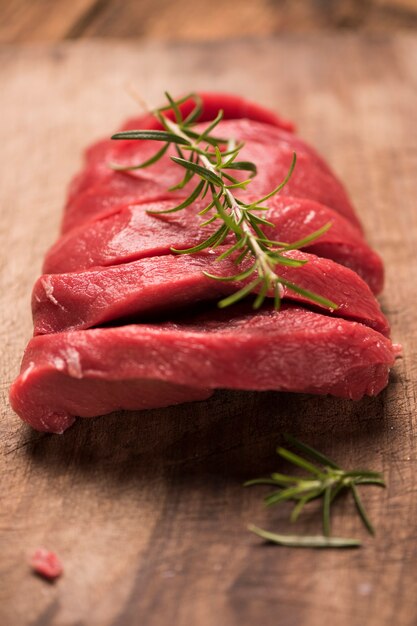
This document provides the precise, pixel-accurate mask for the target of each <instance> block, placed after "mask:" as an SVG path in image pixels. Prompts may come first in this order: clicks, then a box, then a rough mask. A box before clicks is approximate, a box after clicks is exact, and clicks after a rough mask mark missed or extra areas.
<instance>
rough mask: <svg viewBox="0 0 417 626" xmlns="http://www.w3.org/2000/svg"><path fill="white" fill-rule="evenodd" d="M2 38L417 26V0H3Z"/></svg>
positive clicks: (198, 36) (201, 36) (190, 36)
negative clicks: (235, 0)
mask: <svg viewBox="0 0 417 626" xmlns="http://www.w3.org/2000/svg"><path fill="white" fill-rule="evenodd" d="M0 15H1V16H2V19H1V20H0V41H1V42H26V41H45V40H47V41H59V40H61V39H67V38H68V39H76V38H79V37H92V36H93V37H97V36H99V37H129V38H139V37H157V38H159V39H164V40H181V41H182V40H188V41H190V40H192V41H201V40H216V39H219V38H231V37H248V36H257V37H265V36H270V35H275V34H278V33H286V32H312V31H321V30H329V29H330V30H336V31H338V30H346V29H349V30H365V31H371V32H381V31H382V32H391V31H393V30H396V29H400V28H401V29H403V28H405V29H416V28H417V0H292V1H285V0H256V2H254V1H253V0H239V3H238V4H237V3H235V2H230V1H229V2H209V1H208V0H175V2H172V1H171V0H72V1H71V2H68V1H67V0H0Z"/></svg>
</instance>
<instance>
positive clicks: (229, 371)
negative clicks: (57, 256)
mask: <svg viewBox="0 0 417 626" xmlns="http://www.w3.org/2000/svg"><path fill="white" fill-rule="evenodd" d="M394 356H395V355H394V349H393V346H392V344H391V342H390V341H389V339H386V338H385V337H383V336H382V335H381V334H380V333H378V332H375V331H374V330H372V329H370V328H368V327H366V326H364V325H363V324H358V323H356V322H351V321H346V320H343V319H338V318H332V317H328V316H326V315H322V314H320V313H316V312H313V311H309V310H306V309H303V308H298V307H294V306H290V305H285V306H283V308H282V309H281V311H279V312H276V311H274V310H273V309H271V308H268V307H265V308H263V309H262V310H260V311H258V312H256V313H255V312H254V311H253V310H252V309H250V308H248V307H247V306H243V305H242V306H241V307H240V308H233V310H227V309H226V310H223V311H220V310H214V311H211V312H209V313H206V314H203V315H200V316H198V315H197V316H194V317H193V316H191V317H189V318H188V319H187V318H184V317H183V318H182V319H180V320H178V321H176V322H166V323H163V324H156V325H128V326H123V327H116V328H98V329H93V330H86V331H75V332H68V333H57V334H53V335H44V336H39V337H35V338H34V339H32V340H31V341H30V343H29V345H28V347H27V349H26V352H25V356H24V359H23V363H22V369H21V374H20V376H19V377H18V378H17V380H16V381H15V382H14V383H13V386H12V388H11V394H10V399H11V403H12V406H13V408H14V410H15V411H16V412H17V413H18V414H19V415H20V417H21V418H22V419H23V420H25V421H26V422H28V423H29V424H31V425H32V426H33V427H34V428H37V429H38V430H44V431H51V432H59V433H60V432H63V431H64V430H65V429H66V428H67V427H68V426H70V425H71V424H72V423H73V421H74V416H81V417H91V416H94V415H99V414H103V413H108V412H111V411H114V410H116V409H124V408H127V409H134V408H138V409H139V408H144V407H162V406H167V405H169V404H173V403H175V402H185V401H189V400H195V399H198V398H200V399H203V398H206V397H208V395H209V393H210V391H208V390H210V389H216V388H230V389H250V390H259V391H261V390H267V389H275V390H281V391H297V392H304V393H317V394H331V395H335V396H339V397H342V398H351V399H360V398H361V397H362V396H364V395H371V396H373V395H376V394H377V393H378V392H379V391H381V389H383V388H384V387H385V385H386V384H387V381H388V371H389V368H390V367H391V365H392V364H393V362H394Z"/></svg>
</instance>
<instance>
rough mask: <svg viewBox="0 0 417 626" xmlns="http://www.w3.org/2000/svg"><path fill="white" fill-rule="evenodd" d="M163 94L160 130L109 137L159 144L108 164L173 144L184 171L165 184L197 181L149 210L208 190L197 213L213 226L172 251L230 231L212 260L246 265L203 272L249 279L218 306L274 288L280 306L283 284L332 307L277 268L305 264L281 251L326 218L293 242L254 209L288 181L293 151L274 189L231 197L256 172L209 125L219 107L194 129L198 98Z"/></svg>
mask: <svg viewBox="0 0 417 626" xmlns="http://www.w3.org/2000/svg"><path fill="white" fill-rule="evenodd" d="M165 95H166V98H167V100H168V104H167V105H166V106H164V107H161V108H159V109H156V110H155V111H153V114H154V115H155V117H156V118H157V119H158V120H159V122H160V123H161V125H162V127H163V130H128V131H123V132H119V133H116V134H115V135H113V136H112V139H116V140H120V139H130V140H153V141H159V142H162V143H163V146H162V148H161V149H160V150H158V151H157V152H156V153H155V154H154V155H153V156H152V157H150V158H149V159H147V160H146V161H144V162H143V163H140V164H137V165H130V166H121V165H117V164H113V165H112V167H114V168H115V169H118V170H133V169H139V168H145V167H148V166H150V165H152V164H153V163H155V162H156V161H158V160H159V159H161V158H162V157H163V156H164V154H165V153H166V152H167V150H168V148H169V147H170V146H173V147H174V149H175V151H176V156H171V157H170V158H171V159H172V161H174V163H176V164H177V165H178V166H179V167H181V168H182V169H183V170H185V171H184V176H183V178H182V180H181V181H180V182H179V183H178V184H177V185H175V186H174V187H171V189H170V190H171V191H172V190H181V189H183V188H184V187H185V186H186V185H187V184H188V183H189V182H190V181H191V180H192V179H196V181H197V183H196V185H195V187H194V189H193V191H192V192H191V193H190V194H189V195H188V197H187V198H186V199H185V200H183V201H182V202H180V203H179V204H178V205H177V206H175V207H173V208H171V209H169V210H167V211H158V212H157V211H153V212H152V211H149V213H153V214H161V213H174V212H176V211H181V210H182V209H184V208H186V207H187V206H189V205H191V204H192V203H193V202H195V201H196V200H198V199H204V198H206V196H208V201H207V205H206V206H205V207H204V208H203V209H202V210H201V211H200V215H206V214H207V215H208V218H207V220H206V221H205V222H203V224H202V226H208V225H209V224H214V223H215V224H216V225H217V229H216V230H215V231H214V232H213V233H212V234H211V235H210V236H208V237H207V238H206V239H205V240H204V241H203V242H201V243H200V244H198V245H196V246H194V247H192V248H188V249H186V250H176V249H174V248H172V251H173V252H175V253H177V254H194V253H197V252H201V251H202V250H205V249H207V248H212V249H215V248H217V247H219V246H221V245H222V244H224V245H226V244H227V243H228V242H230V236H232V238H233V239H234V243H233V244H232V245H230V246H229V247H228V248H227V249H226V250H224V249H222V252H221V253H220V254H219V255H218V256H217V260H222V259H224V258H226V257H228V256H230V255H232V258H233V260H234V262H235V263H236V265H237V266H240V265H241V263H242V262H243V261H244V260H245V259H250V262H249V267H248V268H245V269H244V270H242V269H239V270H238V271H237V272H236V274H234V275H232V276H227V277H224V276H217V275H215V274H209V273H208V272H204V274H205V275H206V276H207V277H209V278H211V279H213V280H219V281H224V280H227V281H235V282H239V281H245V282H246V281H249V282H246V284H245V285H244V286H243V287H242V288H241V289H239V290H238V291H237V292H235V293H234V294H232V295H231V296H228V297H227V298H225V299H223V300H221V301H220V302H219V306H220V307H226V306H229V305H231V304H234V303H235V302H238V301H239V300H241V299H242V298H244V297H245V296H247V295H248V294H250V293H252V292H254V291H256V292H257V297H256V299H255V300H254V303H253V306H254V308H255V309H257V308H259V307H260V306H261V305H262V303H263V302H264V300H265V298H266V297H267V296H269V295H270V294H273V298H274V305H275V308H276V309H279V307H280V304H281V297H282V293H283V289H284V287H285V288H287V289H290V290H291V291H293V292H295V293H298V294H300V295H302V296H304V297H307V298H309V299H310V300H311V301H312V302H315V303H316V304H319V305H320V306H323V307H326V308H328V309H330V310H332V311H333V310H335V309H337V306H338V305H337V304H336V303H334V302H332V301H331V300H329V299H327V298H324V297H322V296H320V295H319V294H316V293H313V292H311V291H309V290H307V289H303V288H302V287H300V286H299V285H297V284H295V283H293V282H290V281H288V280H286V279H285V278H283V277H282V276H280V275H279V273H277V271H276V268H277V267H278V266H279V265H281V266H292V267H300V266H302V265H304V263H305V261H301V260H296V259H291V258H289V257H288V256H286V254H285V253H286V252H288V251H289V250H294V249H298V248H300V247H302V246H305V245H307V244H308V243H311V242H312V241H314V240H316V239H317V238H318V237H320V236H321V235H323V233H325V232H326V231H327V230H328V229H329V228H330V224H326V225H325V226H323V227H322V228H320V229H319V230H317V231H315V232H312V233H311V234H310V235H309V236H308V237H306V238H304V239H302V240H300V241H297V242H292V243H285V242H280V241H273V240H271V239H269V238H268V237H267V236H266V235H265V233H264V231H263V228H264V227H265V226H273V224H272V223H271V222H269V221H268V220H266V219H265V218H264V217H262V216H261V215H259V212H262V211H266V210H268V207H267V206H264V203H265V202H267V201H268V200H269V199H270V198H272V197H273V196H274V195H276V194H278V193H279V192H280V191H281V189H282V188H283V187H284V186H285V185H286V184H287V182H288V180H289V179H290V177H291V175H292V172H293V170H294V167H295V164H296V154H295V153H294V155H293V160H292V163H291V166H290V169H289V171H288V174H287V175H286V177H285V178H284V180H283V181H282V182H281V183H280V184H279V185H277V187H275V189H273V190H272V191H271V192H270V193H268V194H267V195H265V196H264V197H263V198H260V199H258V200H256V201H254V202H244V201H243V200H242V199H241V198H239V197H236V195H235V190H236V189H241V190H242V189H243V190H245V189H246V188H247V186H248V185H249V184H250V182H251V179H252V178H253V177H254V176H255V175H256V173H257V171H256V165H255V164H254V163H252V162H250V161H242V160H239V159H238V157H239V153H240V151H241V149H242V147H243V145H244V144H243V143H239V144H236V142H235V141H234V140H233V139H223V138H221V137H217V136H215V135H213V131H214V130H215V128H216V127H217V126H218V124H219V123H220V122H221V120H222V119H223V111H219V112H218V114H217V116H216V118H215V119H214V120H213V121H212V122H210V124H208V126H207V127H206V128H205V129H204V130H203V131H202V132H200V133H198V132H197V131H196V130H195V129H194V128H195V125H196V123H197V121H198V119H199V117H200V114H201V111H202V102H201V98H200V97H199V96H198V95H197V94H189V95H187V96H186V97H184V98H181V99H180V100H174V99H173V98H172V97H171V95H170V94H169V93H166V94H165ZM190 98H191V99H192V100H193V102H194V108H193V109H192V111H191V112H190V114H189V115H188V116H187V117H186V118H185V119H184V117H183V115H182V112H181V108H180V105H181V104H182V103H184V102H185V101H186V100H188V99H190ZM168 110H170V111H172V112H173V115H174V118H175V119H174V120H170V119H168V117H167V116H166V115H164V113H165V112H166V111H168ZM231 171H232V172H233V171H242V172H246V173H247V178H246V179H244V180H239V179H238V178H236V177H235V176H233V175H232V174H231V173H230V172H231Z"/></svg>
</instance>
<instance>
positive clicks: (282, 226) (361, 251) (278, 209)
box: [43, 196, 384, 293]
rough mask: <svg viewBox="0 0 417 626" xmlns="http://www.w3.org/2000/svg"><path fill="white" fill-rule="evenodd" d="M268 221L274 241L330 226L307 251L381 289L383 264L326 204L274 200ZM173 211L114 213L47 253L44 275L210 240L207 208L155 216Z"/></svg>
mask: <svg viewBox="0 0 417 626" xmlns="http://www.w3.org/2000/svg"><path fill="white" fill-rule="evenodd" d="M269 205H270V207H271V208H270V210H269V211H268V212H266V213H265V214H263V215H264V217H265V218H266V219H268V220H269V221H271V222H272V223H273V224H274V226H275V227H274V228H273V229H272V228H269V227H265V229H264V230H265V233H266V234H267V235H268V236H269V237H270V238H271V239H273V240H280V241H287V242H293V241H296V240H297V239H302V238H303V237H306V236H308V235H309V234H311V233H312V232H313V231H315V230H317V229H319V228H321V227H322V226H324V225H325V224H327V223H329V222H330V223H331V224H332V227H331V228H330V229H329V231H328V232H327V233H325V234H324V235H322V236H321V237H320V239H319V240H317V241H316V242H313V243H312V244H310V245H309V246H307V249H308V250H309V251H311V252H314V253H315V254H317V255H319V256H323V257H326V258H330V259H332V260H334V261H337V262H338V263H341V264H342V265H345V266H347V267H349V268H351V269H352V270H354V271H356V272H357V273H358V274H359V275H360V276H361V277H362V278H363V279H364V280H365V282H367V283H368V285H369V286H370V288H371V289H372V291H374V293H379V291H381V289H382V285H383V276H384V273H383V265H382V262H381V259H380V258H379V256H378V255H377V254H376V253H375V252H374V251H373V250H372V249H371V248H370V247H369V246H368V245H367V243H366V242H365V240H364V239H363V236H362V235H361V234H360V233H359V232H358V230H357V229H356V228H355V227H354V226H352V224H350V223H349V222H348V221H347V220H346V219H344V218H343V217H341V216H340V215H339V214H338V213H335V212H334V211H332V209H329V208H328V207H325V206H324V205H320V204H318V203H316V202H313V201H311V200H305V199H302V198H291V197H285V196H283V197H275V198H271V200H270V202H269ZM171 206H175V203H173V202H172V201H163V202H159V203H152V204H143V205H139V206H128V207H125V208H121V209H120V210H118V211H117V210H115V211H114V212H110V213H109V214H108V215H104V216H103V217H102V218H97V219H96V220H95V221H92V222H90V223H88V224H86V225H84V226H81V227H79V228H77V229H74V230H73V231H72V232H70V233H68V234H67V235H65V236H63V237H61V239H59V240H58V242H57V243H56V244H55V245H54V246H53V247H52V248H51V249H50V251H49V252H48V254H47V256H46V259H45V262H44V266H43V271H44V272H45V273H47V274H52V273H62V272H72V271H77V270H84V269H88V268H90V267H94V266H98V265H100V266H101V265H116V264H119V263H125V262H129V261H134V260H136V259H140V258H144V257H147V256H156V255H161V254H168V253H169V252H170V248H171V247H175V248H178V249H181V248H187V247H191V246H193V245H195V244H196V243H199V242H200V241H202V239H203V238H205V237H207V234H208V232H209V230H208V229H207V228H205V229H202V228H201V227H200V226H199V224H200V223H201V222H202V221H203V220H204V219H205V218H203V217H201V218H200V217H199V216H198V211H199V210H200V209H201V208H203V206H204V205H203V204H201V205H200V204H198V203H196V204H194V205H193V206H191V207H189V208H187V209H184V210H183V211H180V212H178V213H173V214H171V215H165V216H158V217H155V216H151V215H148V214H147V212H146V211H147V210H151V211H160V210H166V209H168V208H169V207H171Z"/></svg>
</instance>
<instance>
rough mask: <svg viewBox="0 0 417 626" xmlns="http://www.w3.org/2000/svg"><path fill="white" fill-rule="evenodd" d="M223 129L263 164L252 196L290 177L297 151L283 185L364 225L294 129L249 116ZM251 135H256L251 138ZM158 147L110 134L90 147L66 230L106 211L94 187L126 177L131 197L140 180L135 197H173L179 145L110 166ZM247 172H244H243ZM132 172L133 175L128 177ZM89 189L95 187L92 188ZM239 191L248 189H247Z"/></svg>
mask: <svg viewBox="0 0 417 626" xmlns="http://www.w3.org/2000/svg"><path fill="white" fill-rule="evenodd" d="M248 129H250V133H249V131H248ZM218 133H219V135H221V134H223V135H224V136H225V137H230V136H232V137H236V139H237V140H241V139H244V140H245V147H244V148H243V149H242V151H241V153H240V157H239V158H241V159H242V160H248V161H253V162H254V163H255V164H256V165H257V167H258V174H257V176H256V177H255V178H254V179H253V181H252V182H251V185H250V192H251V196H253V197H254V198H255V197H261V196H263V195H265V194H266V193H269V192H270V191H271V190H272V189H273V188H274V187H276V186H277V184H279V183H280V182H281V181H282V180H283V179H284V178H285V176H286V175H287V173H288V170H289V167H290V165H291V161H292V157H293V153H294V151H295V152H296V153H297V165H296V168H295V170H294V172H293V174H292V176H291V179H290V181H289V182H288V184H287V185H286V186H285V187H284V189H283V190H282V194H284V195H292V196H300V197H304V198H309V199H311V200H316V201H318V202H321V203H323V204H326V205H327V206H330V207H332V208H333V209H335V210H336V211H338V212H339V213H341V215H344V216H345V217H346V218H347V219H349V220H350V221H351V222H352V223H353V224H354V225H355V226H356V227H357V228H359V229H360V228H361V227H360V223H359V221H358V219H357V217H356V215H355V212H354V209H353V207H352V205H351V202H350V200H349V198H348V196H347V194H346V191H345V189H344V188H343V185H342V184H341V183H340V181H339V180H338V179H337V178H336V176H335V175H334V174H333V173H332V172H331V171H330V169H329V167H328V166H327V165H326V164H325V163H324V161H323V159H321V157H319V156H318V155H317V154H316V153H315V152H314V150H313V149H312V148H310V147H309V146H307V145H306V144H305V143H304V142H302V141H301V140H300V139H298V138H296V137H295V136H294V135H291V134H290V133H285V132H283V131H279V130H278V129H275V128H273V129H271V128H270V127H267V126H265V125H262V124H259V123H256V122H248V121H247V120H238V121H230V122H227V121H226V122H222V123H221V124H219V126H218ZM271 134H272V137H271ZM247 136H250V137H251V138H250V139H246V137H247ZM260 138H262V139H260ZM267 139H269V141H267ZM157 148H158V144H157V143H156V142H154V141H107V140H106V141H102V142H99V143H98V144H95V145H94V146H92V147H91V148H90V149H89V151H88V152H87V163H86V166H85V168H84V169H83V171H82V172H81V174H79V175H78V176H77V177H76V178H75V180H74V181H73V183H72V185H71V187H70V194H69V202H68V204H67V209H66V215H65V220H64V223H63V232H66V231H67V230H68V229H70V228H73V227H74V226H76V225H79V224H81V223H85V221H88V220H89V219H91V217H92V216H93V215H95V214H96V213H95V211H96V210H98V211H100V203H99V202H95V203H94V208H93V207H91V206H90V201H91V195H93V198H94V193H93V194H92V193H91V192H93V191H95V192H97V193H98V194H99V195H100V187H101V186H102V185H103V186H105V187H106V188H107V189H108V188H109V186H110V188H111V187H112V185H113V184H115V185H116V187H119V188H120V184H121V181H122V180H123V182H124V183H126V186H127V187H128V194H129V195H130V197H131V194H132V193H134V191H133V189H134V183H133V182H132V181H135V183H136V185H137V189H136V193H137V198H136V199H135V202H144V201H149V202H150V201H154V200H158V199H161V198H164V197H167V190H168V189H169V187H171V186H172V185H175V184H177V183H178V182H179V181H180V180H181V178H182V175H183V172H182V170H181V168H180V167H179V166H178V165H177V164H175V163H173V162H172V161H171V159H170V156H171V155H174V154H175V151H174V149H172V150H171V151H168V153H167V154H166V155H165V156H164V157H163V158H161V159H160V160H159V161H158V162H157V163H155V164H153V165H152V166H150V167H147V168H146V169H144V170H142V169H139V170H133V171H130V172H128V173H124V178H123V179H121V177H120V172H115V171H114V170H112V169H111V167H110V166H109V164H111V163H117V164H119V165H123V166H131V165H135V164H138V163H141V162H144V161H146V160H147V159H149V158H150V156H152V155H153V154H154V153H155V151H156V150H157ZM244 176H245V175H244V174H243V173H242V175H241V178H244ZM127 178H130V179H132V180H131V181H130V182H129V183H127V180H126V179H127ZM192 185H194V181H192V182H191V183H190V185H189V186H188V187H186V188H185V190H184V192H186V191H190V190H191V186H192ZM87 191H90V194H88V193H87ZM236 193H237V195H239V193H243V194H244V195H245V196H247V195H248V194H247V192H245V191H244V192H236ZM129 201H130V200H129ZM116 203H117V206H119V205H120V203H119V201H118V200H116ZM109 206H110V205H109V201H106V207H105V210H108V209H109ZM103 210H104V209H103Z"/></svg>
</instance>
